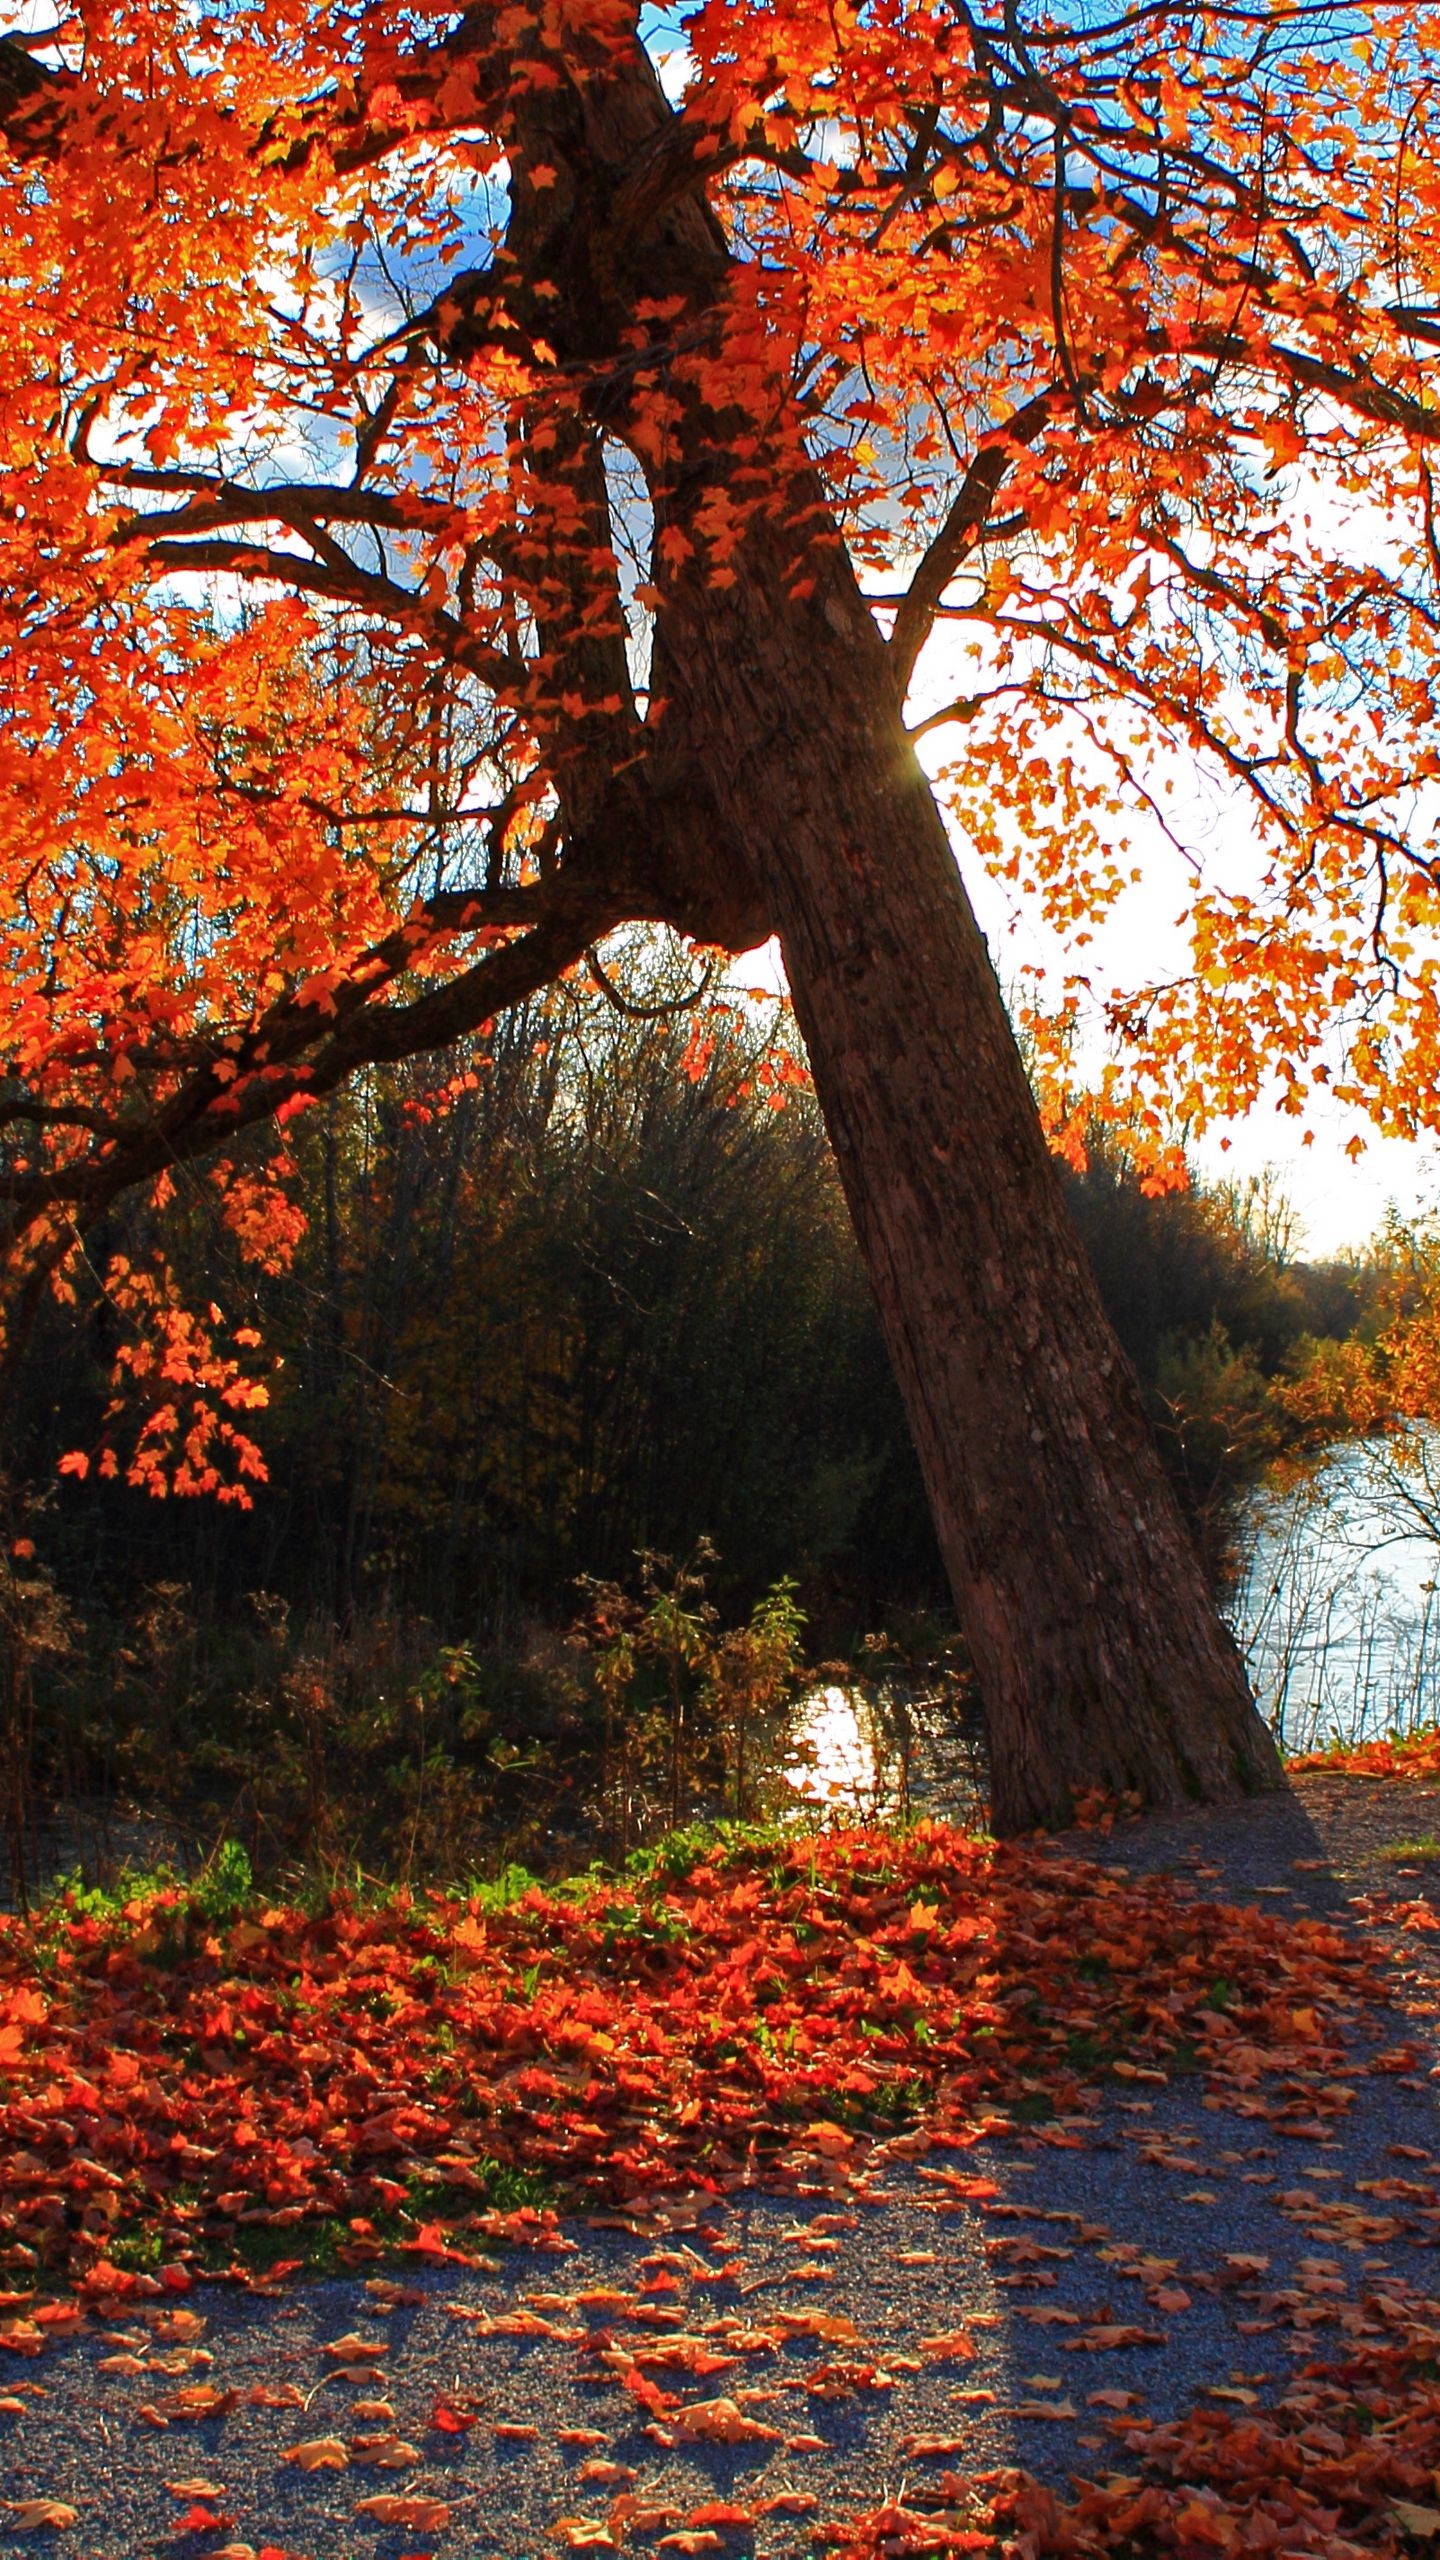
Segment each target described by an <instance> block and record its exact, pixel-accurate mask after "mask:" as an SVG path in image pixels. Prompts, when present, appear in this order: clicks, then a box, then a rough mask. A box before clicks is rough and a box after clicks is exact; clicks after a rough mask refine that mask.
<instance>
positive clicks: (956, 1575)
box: [671, 543, 1280, 1831]
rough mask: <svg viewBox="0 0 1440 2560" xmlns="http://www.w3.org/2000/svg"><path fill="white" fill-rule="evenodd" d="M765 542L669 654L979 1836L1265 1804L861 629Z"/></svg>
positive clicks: (1116, 1356)
mask: <svg viewBox="0 0 1440 2560" xmlns="http://www.w3.org/2000/svg"><path fill="white" fill-rule="evenodd" d="M759 549H760V546H759V544H758V543H756V544H752V546H751V552H750V557H749V560H748V561H747V571H748V573H749V574H748V575H747V577H746V578H745V580H744V581H743V582H737V587H736V588H735V589H732V590H730V591H728V594H727V595H726V596H724V597H722V598H716V597H714V596H707V595H706V593H705V592H704V590H703V588H701V587H700V586H699V585H698V583H697V586H696V589H695V591H694V593H693V595H687V597H686V599H685V606H684V618H683V629H681V628H680V627H677V628H676V629H675V632H674V640H675V644H676V645H675V649H674V655H673V659H672V662H671V663H672V667H673V668H674V669H676V670H678V669H679V668H681V667H683V669H684V676H683V684H684V694H683V704H684V715H685V719H686V725H687V729H688V733H689V735H690V737H691V738H692V739H693V740H694V742H695V745H696V750H697V752H698V753H699V755H700V756H701V758H702V760H703V762H704V766H705V770H706V775H707V779H708V780H709V782H710V784H711V787H712V788H713V789H714V791H715V793H716V795H717V798H719V799H720V800H721V803H722V806H723V805H726V803H727V801H728V806H729V814H730V816H731V818H732V822H733V823H735V824H737V825H738V824H739V823H740V822H741V818H742V813H743V812H746V811H748V813H749V829H750V834H749V850H750V855H751V859H752V861H753V863H754V865H755V867H756V869H757V871H758V872H759V873H760V875H761V877H762V878H763V879H764V881H765V882H766V884H767V885H768V887H769V890H770V892H771V896H772V899H773V909H774V915H775V919H776V922H777V925H778V928H779V932H780V938H781V943H782V946H783V949H784V954H785V962H786V968H787V972H788V975H789V980H790V986H791V990H792V993H793V996H794V1002H795V1010H796V1013H797V1016H798V1018H799V1022H800V1026H801V1029H802V1031H803V1033H804V1036H805V1042H806V1046H807V1048H808V1050H809V1054H810V1063H811V1068H812V1072H813V1074H814V1078H815V1086H816V1091H817V1093H818V1095H819V1098H820V1103H821V1107H822V1109H823V1111H824V1114H825V1120H826V1126H827V1128H828V1129H829V1132H830V1136H831V1140H832V1142H833V1145H834V1148H835V1154H836V1158H837V1161H838V1164H839V1168H840V1173H841V1178H842V1180H843V1182H844V1186H845V1193H846V1197H847V1199H848V1201H849V1204H850V1209H851V1214H852V1216H853V1218H854V1222H855V1229H856V1233H857V1235H858V1237H859V1239H860V1244H861V1248H862V1250H863V1253H864V1256H865V1261H866V1264H867V1267H868V1270H869V1274H870V1279H871V1284H872V1286H873V1288H874V1291H875V1296H876V1300H877V1303H878V1306H879V1310H880V1316H881V1321H882V1323H883V1326H884V1329H885V1336H886V1340H887V1342H888V1345H889V1349H890V1354H891V1358H892V1360H893V1362H894V1366H895V1371H896V1376H897V1378H898V1380H899V1384H900V1389H901V1393H902V1395H903V1397H904V1400H905V1407H906V1411H907V1414H908V1416H909V1421H910V1427H911V1430H912V1432H913V1434H914V1439H915V1445H916V1449H917V1451H918V1453H919V1458H920V1463H921V1467H922V1469H923V1471H924V1476H925V1482H926V1486H927V1489H928V1492H929V1496H930V1504H931V1509H932V1511H933V1514H934V1518H935V1525H936V1529H937V1531H938V1534H939V1540H940V1547H941V1553H942V1555H943V1557H944V1560H945V1565H946V1569H947V1571H948V1574H949V1577H950V1581H951V1585H952V1588H953V1590H954V1594H955V1602H956V1607H957V1609H958V1611H959V1614H960V1620H961V1624H962V1626H963V1628H964V1632H965V1638H966V1642H967V1645H968V1647H969V1649H970V1652H971V1655H972V1657H973V1660H974V1664H975V1668H976V1672H977V1675H978V1678H979V1684H980V1691H981V1697H982V1700H983V1704H984V1710H985V1722H986V1730H987V1734H988V1737H989V1747H990V1763H991V1779H992V1796H993V1811H994V1820H995V1824H996V1827H997V1829H999V1830H1002V1831H1017V1830H1023V1829H1026V1828H1028V1827H1030V1826H1032V1825H1034V1824H1038V1823H1053V1822H1057V1821H1062V1820H1064V1819H1065V1817H1066V1815H1067V1814H1068V1812H1069V1811H1070V1808H1071V1805H1072V1802H1073V1799H1074V1797H1075V1796H1076V1795H1077V1794H1079V1793H1082V1792H1083V1791H1085V1790H1086V1789H1090V1788H1096V1787H1099V1788H1103V1789H1105V1790H1107V1791H1122V1790H1134V1791H1135V1792H1136V1793H1137V1794H1138V1795H1139V1796H1140V1797H1141V1798H1142V1799H1143V1800H1144V1801H1145V1802H1147V1803H1150V1804H1170V1803H1176V1802H1180V1801H1183V1800H1185V1799H1187V1798H1188V1799H1192V1800H1201V1801H1207V1802H1214V1801H1218V1800H1221V1799H1223V1798H1225V1797H1227V1796H1233V1795H1236V1794H1239V1793H1245V1792H1253V1791H1254V1790H1256V1789H1258V1788H1260V1787H1264V1786H1267V1785H1272V1784H1275V1783H1276V1782H1277V1781H1278V1778H1279V1774H1280V1772H1279V1761H1278V1756H1277V1754H1276V1750H1275V1746H1274V1744H1273V1742H1272V1741H1271V1738H1270V1736H1269V1734H1268V1733H1267V1732H1266V1730H1265V1727H1264V1726H1263V1724H1262V1723H1261V1721H1260V1718H1259V1717H1258V1715H1257V1714H1256V1711H1255V1708H1254V1706H1253V1705H1252V1703H1251V1700H1250V1696H1249V1691H1248V1689H1247V1686H1246V1682H1245V1677H1244V1673H1243V1670H1242V1668H1241V1664H1240V1661H1239V1658H1238V1655H1237V1654H1236V1651H1235V1648H1234V1645H1233V1644H1232V1642H1231V1640H1230V1638H1229V1635H1228V1634H1227V1632H1226V1630H1225V1629H1224V1627H1223V1626H1222V1625H1221V1623H1220V1621H1219V1619H1218V1617H1217V1615H1216V1611H1215V1608H1214V1604H1213V1602H1212V1601H1211V1599H1210V1596H1209V1593H1208V1591H1207V1589H1206V1587H1205V1582H1204V1578H1203V1575H1202V1573H1201V1571H1200V1567H1199V1563H1198V1560H1197V1558H1196V1554H1195V1550H1194V1548H1193V1545H1192V1543H1191V1541H1190V1537H1189V1534H1188V1532H1187V1530H1186V1527H1185V1525H1184V1522H1183V1521H1182V1519H1181V1517H1180V1514H1179V1512H1178V1509H1177V1507H1176V1503H1175V1498H1174V1495H1173V1494H1172V1492H1171V1490H1170V1486H1169V1484H1168V1482H1167V1480H1166V1477H1165V1475H1164V1472H1163V1469H1162V1467H1161V1465H1160V1461H1159V1458H1158V1455H1157V1453H1156V1450H1155V1446H1154V1442H1153V1440H1152V1438H1151V1436H1150V1432H1149V1428H1148V1425H1147V1423H1146V1421H1145V1417H1144V1414H1143V1412H1142V1410H1141V1405H1140V1398H1139V1392H1138V1389H1137V1386H1136V1382H1135V1379H1134V1376H1133V1374H1132V1372H1131V1370H1130V1366H1129V1363H1128V1361H1127V1360H1126V1358H1125V1355H1124V1353H1123V1352H1122V1351H1121V1349H1120V1346H1119V1344H1118V1343H1117V1342H1116V1340H1115V1337H1114V1334H1113V1333H1112V1331H1111V1328H1110V1325H1109V1322H1108V1320H1107V1318H1106V1316H1105V1313H1104V1310H1103V1308H1102V1307H1101V1304H1100V1301H1099V1296H1098V1293H1097V1291H1096V1287H1095V1282H1094V1279H1093V1277H1092V1275H1091V1272H1090V1269H1089V1266H1088V1264H1087V1262H1086V1260H1085V1256H1084V1253H1083V1250H1082V1248H1081V1246H1080V1243H1079V1240H1078V1238H1077V1236H1076V1234H1075V1231H1074V1228H1073V1226H1072V1224H1071V1221H1070V1217H1069V1214H1068V1211H1067V1209H1066V1207H1065V1203H1064V1198H1063V1195H1062V1192H1061V1188H1060V1183H1059V1179H1058V1176H1057V1173H1056V1169H1055V1165H1054V1163H1053V1161H1052V1159H1051V1157H1050V1155H1049V1152H1048V1150H1047V1148H1046V1145H1045V1141H1044V1137H1043V1134H1042V1132H1041V1128H1040V1124H1039V1120H1038V1116H1037V1114H1036V1110H1035V1105H1034V1102H1033V1099H1032V1097H1031V1094H1030V1090H1029V1086H1028V1084H1027V1081H1026V1077H1025V1071H1024V1067H1023V1065H1022V1063H1021V1060H1020V1056H1019V1053H1018V1051H1017V1049H1016V1046H1015V1041H1014V1037H1013V1035H1012V1032H1011V1029H1010V1025H1009V1022H1008V1020H1007V1017H1006V1014H1005V1009H1004V1005H1003V1003H1002V1001H1001V996H1000V991H999V987H998V985H997V983H996V979H995V975H994V972H993V970H992V968H991V965H990V960H989V955H988V953H987V951H986V948H985V944H984V941H983V938H982V936H981V934H980V931H979V928H978V926H977V925H976V922H975V918H974V915H973V913H972V911H971V908H970V903H969V900H968V898H967V897H966V894H965V890H964V887H963V885H962V883H961V879H960V875H959V872H958V870H957V868H956V865H955V861H954V857H953V855H952V853H951V850H950V847H949V844H948V842H947V840H946V836H945V831H944V828H943V825H942V823H941V820H940V816H939V812H938V810H937V808H936V806H935V802H934V799H933V797H932V795H931V792H930V789H929V786H928V784H927V783H926V780H925V777H924V775H923V774H922V772H921V771H920V768H919V766H918V764H917V762H916V759H915V755H914V752H913V750H912V748H911V746H910V744H909V741H908V739H907V738H906V736H905V732H904V728H903V725H902V722H901V718H900V711H899V706H898V704H897V702H896V700H895V695H894V688H893V683H892V682H890V681H889V669H888V666H887V663H886V659H885V654H884V650H883V647H882V644H881V641H880V638H879V635H878V633H877V631H876V628H875V624H874V621H873V618H872V616H871V614H870V612H869V610H868V608H867V607H866V605H865V604H864V601H863V599H862V598H861V597H860V595H859V594H858V592H857V591H856V589H855V585H854V580H853V577H852V576H851V573H850V568H849V563H848V560H846V559H845V557H844V555H843V554H842V553H841V552H840V550H839V547H838V545H835V546H832V547H831V549H830V552H829V559H828V574H826V575H823V576H822V578H821V579H820V581H819V582H818V584H817V593H816V595H815V596H814V598H812V599H811V600H810V601H809V602H808V603H806V604H804V605H803V606H797V605H796V604H794V603H793V602H792V601H791V600H790V597H789V594H788V591H787V586H788V582H787V579H786V576H785V575H784V573H783V571H782V572H781V573H780V574H774V571H775V569H778V568H779V563H773V562H772V563H770V564H766V563H764V562H762V561H758V560H757V558H756V553H757V552H758V551H759ZM811 558H812V562H813V560H814V553H813V551H812V554H811ZM767 565H770V566H771V568H772V574H771V575H770V576H768V577H767V576H765V574H764V569H765V567H766V566H767Z"/></svg>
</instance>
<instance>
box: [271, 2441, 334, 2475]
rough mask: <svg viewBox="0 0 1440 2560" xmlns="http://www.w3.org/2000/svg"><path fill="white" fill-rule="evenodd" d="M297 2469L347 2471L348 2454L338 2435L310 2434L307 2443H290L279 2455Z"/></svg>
mask: <svg viewBox="0 0 1440 2560" xmlns="http://www.w3.org/2000/svg"><path fill="white" fill-rule="evenodd" d="M280 2459H281V2461H282V2462H293V2463H294V2465H295V2468H296V2470H297V2471H348V2470H349V2468H350V2456H349V2454H348V2453H347V2452H346V2450H345V2447H344V2445H343V2444H342V2443H341V2441H340V2438H339V2437H338V2436H312V2437H311V2438H310V2441H309V2443H308V2444H292V2445H291V2447H290V2449H289V2451H288V2452H287V2453H282V2454H281V2456H280Z"/></svg>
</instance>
